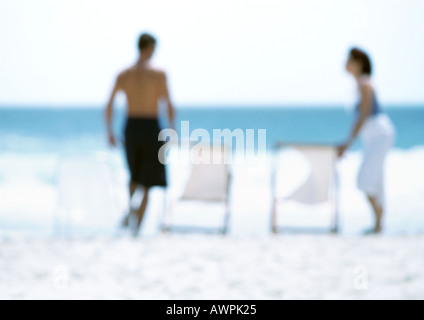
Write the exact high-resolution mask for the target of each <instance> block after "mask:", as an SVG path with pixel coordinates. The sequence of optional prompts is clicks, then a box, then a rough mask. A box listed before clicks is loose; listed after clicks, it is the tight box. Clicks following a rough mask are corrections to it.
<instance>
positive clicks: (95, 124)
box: [0, 106, 424, 153]
mask: <svg viewBox="0 0 424 320" xmlns="http://www.w3.org/2000/svg"><path fill="white" fill-rule="evenodd" d="M103 112H104V111H103V110H102V109H100V108H80V107H70V108H57V109H54V108H18V107H15V108H12V107H9V108H7V107H3V108H0V152H12V153H15V152H16V153H21V152H33V153H43V152H65V153H66V152H81V151H93V150H105V149H106V148H107V145H106V140H105V125H104V115H103ZM386 112H387V113H388V115H389V116H390V118H391V119H392V121H393V122H394V124H395V127H396V129H397V133H398V135H397V140H396V147H397V148H400V149H408V148H411V147H415V146H419V145H424V126H423V124H424V106H422V107H419V106H398V107H396V106H393V107H390V108H387V109H386ZM124 119H125V112H124V110H122V109H118V111H117V112H116V121H115V129H116V132H117V134H118V135H122V132H123V126H124V123H125V121H124ZM179 121H190V129H191V130H194V129H197V128H204V129H206V130H208V131H209V132H210V134H211V135H212V130H213V129H226V128H228V129H231V130H234V129H237V128H240V129H243V130H246V129H266V130H267V146H268V148H269V149H272V147H273V146H274V145H275V143H276V142H279V141H289V142H311V143H326V144H337V143H340V142H341V141H343V140H344V139H345V138H346V137H347V136H348V134H349V130H350V125H351V123H352V122H353V121H354V114H353V112H350V111H349V110H346V109H344V108H343V107H331V108H330V107H321V108H320V107H287V106H286V107H280V108H279V107H244V108H243V107H237V108H235V107H222V106H221V107H216V108H212V107H200V108H194V107H186V108H179V109H178V110H177V123H179Z"/></svg>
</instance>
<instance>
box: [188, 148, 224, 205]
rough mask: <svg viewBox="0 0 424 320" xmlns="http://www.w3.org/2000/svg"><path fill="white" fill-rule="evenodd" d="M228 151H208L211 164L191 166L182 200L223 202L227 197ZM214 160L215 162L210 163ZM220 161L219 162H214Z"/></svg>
mask: <svg viewBox="0 0 424 320" xmlns="http://www.w3.org/2000/svg"><path fill="white" fill-rule="evenodd" d="M227 153H228V150H226V149H223V148H213V149H210V156H211V163H210V164H209V163H198V164H193V165H192V170H191V175H190V178H189V180H188V183H187V185H186V188H185V191H184V193H183V195H182V200H199V201H225V200H227V197H228V185H229V179H230V174H229V167H228V165H227V164H226V159H227V158H226V155H227ZM213 159H215V161H212V160H213ZM216 159H220V161H218V162H217V161H216Z"/></svg>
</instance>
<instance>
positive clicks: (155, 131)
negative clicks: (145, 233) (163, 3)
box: [106, 34, 174, 235]
mask: <svg viewBox="0 0 424 320" xmlns="http://www.w3.org/2000/svg"><path fill="white" fill-rule="evenodd" d="M155 47H156V39H155V38H154V37H153V36H151V35H149V34H142V35H141V37H140V39H139V42H138V48H139V50H140V57H139V59H138V62H137V63H136V64H135V65H134V66H132V67H130V68H129V69H127V70H125V71H123V72H122V73H120V74H119V76H118V79H117V80H116V84H115V87H114V89H113V92H112V96H111V98H110V100H109V104H108V106H107V110H106V123H107V132H108V138H109V144H110V145H111V146H116V144H117V143H116V139H115V135H114V133H113V129H112V122H113V102H114V99H115V96H116V94H117V93H118V92H119V91H123V92H124V93H125V95H126V97H127V104H128V110H127V118H128V119H127V125H126V129H125V149H126V154H127V161H128V166H129V169H130V172H131V182H130V185H129V191H130V198H132V196H133V195H134V193H135V192H136V190H137V188H139V187H141V188H143V190H144V197H143V201H142V203H141V204H140V207H139V208H137V209H136V210H131V211H130V213H129V214H128V216H126V217H125V219H124V222H123V225H124V227H128V226H129V221H130V217H131V215H135V216H136V217H137V228H136V230H135V235H137V234H138V231H139V229H140V225H141V222H142V221H143V216H144V213H145V211H146V208H147V204H148V200H149V191H150V189H151V188H152V187H156V186H158V187H166V186H167V181H166V172H165V166H164V165H163V164H161V163H160V162H159V159H158V152H159V149H160V148H161V146H162V143H161V142H159V141H158V136H159V132H160V127H159V124H158V118H159V110H158V109H159V108H158V105H159V100H165V101H166V102H167V104H168V116H169V120H170V123H171V124H173V121H174V108H173V106H172V104H171V101H170V98H169V92H168V86H167V79H166V74H165V73H164V72H162V71H159V70H156V69H153V68H152V67H151V66H150V59H151V57H152V56H153V53H154V51H155Z"/></svg>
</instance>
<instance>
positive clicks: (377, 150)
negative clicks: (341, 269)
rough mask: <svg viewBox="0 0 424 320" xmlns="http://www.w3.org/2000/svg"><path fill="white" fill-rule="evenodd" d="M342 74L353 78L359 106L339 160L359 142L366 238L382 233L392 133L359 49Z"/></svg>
mask: <svg viewBox="0 0 424 320" xmlns="http://www.w3.org/2000/svg"><path fill="white" fill-rule="evenodd" d="M346 70H347V71H348V72H349V73H350V74H351V75H352V76H354V77H355V79H356V81H357V83H358V87H359V91H360V97H361V99H360V102H359V104H358V106H357V109H356V112H357V120H356V123H355V126H354V128H353V131H352V134H351V136H350V138H349V140H348V141H347V142H346V143H345V144H343V145H342V146H340V147H339V156H340V157H342V156H343V155H344V153H345V152H346V150H347V149H348V148H349V147H350V146H351V145H352V143H353V142H354V141H355V139H356V138H357V137H358V136H360V137H361V139H362V142H363V148H364V157H363V162H362V166H361V169H360V171H359V176H358V187H359V189H361V190H362V191H364V192H365V194H366V195H367V197H368V200H369V202H370V203H371V206H372V208H373V210H374V213H375V218H376V224H375V227H374V228H373V229H371V230H370V231H369V232H367V234H376V233H381V232H382V230H383V229H382V218H383V214H384V202H385V196H384V164H385V160H386V156H387V154H388V152H389V150H390V148H391V147H392V145H393V142H394V138H395V129H394V127H393V125H392V123H391V121H390V119H389V118H388V116H387V115H385V114H384V113H382V110H381V108H380V105H379V103H378V100H377V95H376V93H375V91H374V87H373V85H372V83H371V79H370V78H371V74H372V65H371V60H370V58H369V56H368V55H367V54H366V53H365V52H364V51H362V50H360V49H357V48H355V49H352V50H351V51H350V54H349V60H348V62H347V65H346Z"/></svg>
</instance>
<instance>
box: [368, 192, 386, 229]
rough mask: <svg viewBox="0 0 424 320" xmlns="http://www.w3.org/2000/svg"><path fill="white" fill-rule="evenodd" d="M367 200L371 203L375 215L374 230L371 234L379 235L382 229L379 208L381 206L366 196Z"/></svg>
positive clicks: (374, 199)
mask: <svg viewBox="0 0 424 320" xmlns="http://www.w3.org/2000/svg"><path fill="white" fill-rule="evenodd" d="M368 200H369V201H370V203H371V206H372V208H373V210H374V214H375V220H376V223H375V229H374V231H373V233H380V232H381V231H382V230H383V228H382V226H381V225H382V223H381V222H382V219H383V208H382V207H381V205H380V204H379V203H378V201H377V199H376V198H374V197H371V196H368Z"/></svg>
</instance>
